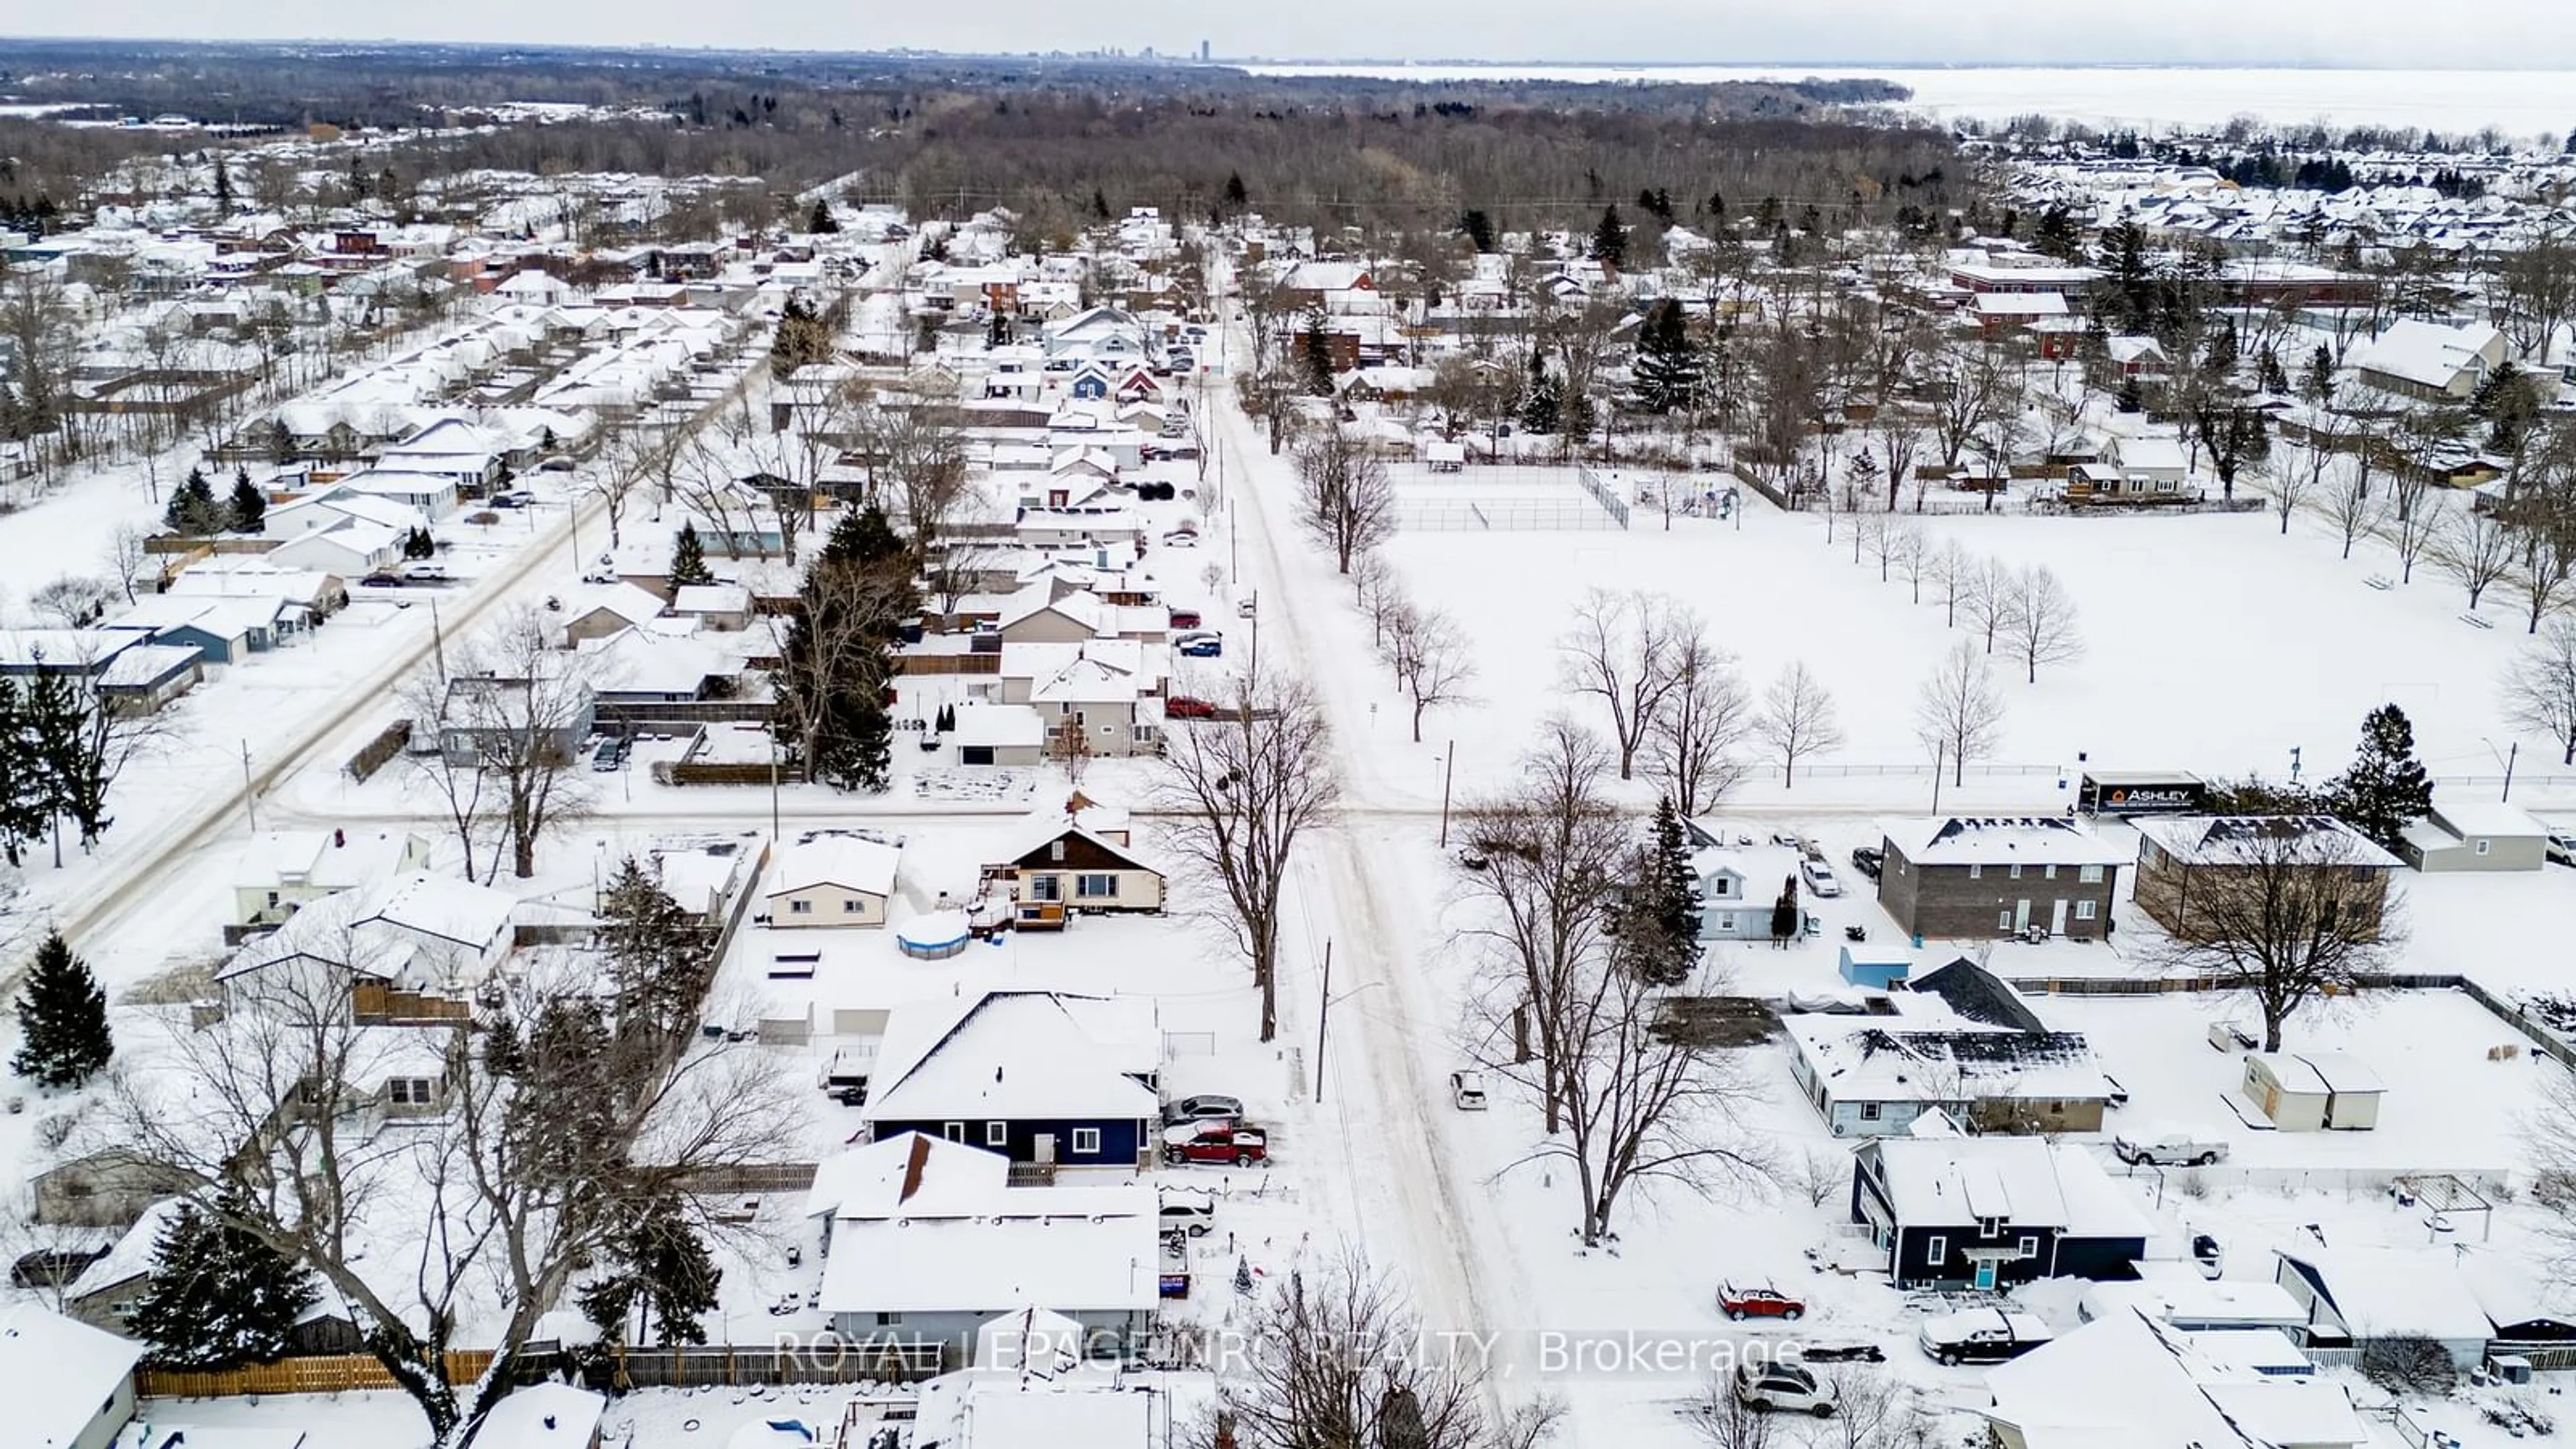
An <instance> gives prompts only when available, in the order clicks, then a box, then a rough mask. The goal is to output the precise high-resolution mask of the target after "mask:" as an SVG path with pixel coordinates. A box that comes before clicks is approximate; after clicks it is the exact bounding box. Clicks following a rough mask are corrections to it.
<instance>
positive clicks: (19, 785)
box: [0, 675, 51, 866]
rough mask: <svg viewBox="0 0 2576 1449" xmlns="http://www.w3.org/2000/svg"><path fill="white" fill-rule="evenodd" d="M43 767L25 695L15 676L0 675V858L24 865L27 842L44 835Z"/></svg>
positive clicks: (46, 811)
mask: <svg viewBox="0 0 2576 1449" xmlns="http://www.w3.org/2000/svg"><path fill="white" fill-rule="evenodd" d="M49 798H50V796H49V794H48V791H47V789H46V781H45V771H44V763H43V761H42V760H41V759H39V758H38V757H37V754H36V751H35V745H34V742H33V741H32V740H31V739H30V738H29V719H28V713H27V699H26V693H25V691H23V690H22V689H21V688H20V687H19V684H18V679H17V676H15V675H0V858H5V859H6V860H7V861H8V862H9V864H10V865H12V866H17V865H22V864H24V863H25V857H26V848H27V842H29V841H31V840H34V839H36V838H37V837H39V836H41V835H43V834H44V833H45V823H46V819H47V817H48V815H49V814H50V813H51V812H50V811H49V810H48V808H47V805H46V802H47V800H48V799H49Z"/></svg>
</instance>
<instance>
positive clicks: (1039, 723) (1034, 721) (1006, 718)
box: [948, 700, 1047, 769]
mask: <svg viewBox="0 0 2576 1449" xmlns="http://www.w3.org/2000/svg"><path fill="white" fill-rule="evenodd" d="M954 718H955V724H954V727H953V728H951V729H950V730H949V731H948V742H949V743H950V744H953V745H955V746H956V747H957V762H958V763H959V764H961V765H1001V766H1010V767H1015V768H1021V769H1025V768H1028V767H1030V766H1034V765H1038V764H1042V763H1044V761H1045V759H1046V744H1047V722H1046V721H1045V720H1043V719H1041V718H1039V717H1038V712H1037V711H1036V710H1035V709H1032V708H1030V707H1029V706H1028V705H1025V704H987V703H984V702H981V701H977V700H967V701H964V702H962V703H960V704H958V705H957V707H956V714H955V717H954Z"/></svg>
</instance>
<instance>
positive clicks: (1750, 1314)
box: [1717, 1283, 1807, 1323]
mask: <svg viewBox="0 0 2576 1449" xmlns="http://www.w3.org/2000/svg"><path fill="white" fill-rule="evenodd" d="M1717 1307H1718V1311H1719V1312H1721V1313H1724V1314H1725V1315H1726V1316H1727V1317H1729V1318H1732V1319H1734V1320H1735V1321H1736V1322H1738V1323H1742V1322H1743V1321H1744V1320H1746V1319H1748V1318H1785V1319H1788V1320H1789V1321H1790V1322H1792V1323H1795V1322H1796V1321H1798V1320H1799V1319H1801V1318H1804V1317H1806V1316H1807V1305H1806V1304H1805V1303H1803V1302H1801V1301H1799V1300H1798V1299H1795V1298H1792V1297H1790V1296H1789V1295H1788V1294H1786V1293H1783V1292H1781V1291H1780V1290H1779V1289H1777V1288H1774V1287H1772V1286H1771V1285H1770V1284H1768V1283H1720V1284H1718V1285H1717Z"/></svg>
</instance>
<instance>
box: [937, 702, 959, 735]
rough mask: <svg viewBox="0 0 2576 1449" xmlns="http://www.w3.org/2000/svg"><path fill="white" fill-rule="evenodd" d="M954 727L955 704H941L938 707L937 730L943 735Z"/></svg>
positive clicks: (955, 719)
mask: <svg viewBox="0 0 2576 1449" xmlns="http://www.w3.org/2000/svg"><path fill="white" fill-rule="evenodd" d="M956 728H957V706H955V705H953V704H943V705H941V706H940V707H939V732H940V733H941V734H943V735H944V734H947V733H949V732H950V731H952V730H954V729H956Z"/></svg>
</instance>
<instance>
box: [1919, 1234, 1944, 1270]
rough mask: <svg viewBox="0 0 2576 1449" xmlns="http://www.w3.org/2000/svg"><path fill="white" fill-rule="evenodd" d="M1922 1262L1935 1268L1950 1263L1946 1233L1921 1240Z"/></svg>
mask: <svg viewBox="0 0 2576 1449" xmlns="http://www.w3.org/2000/svg"><path fill="white" fill-rule="evenodd" d="M1923 1261H1924V1262H1925V1263H1927V1264H1929V1265H1931V1266H1932V1267H1935V1268H1938V1267H1940V1266H1941V1265H1942V1264H1944V1263H1947V1262H1949V1261H1950V1235H1949V1234H1948V1233H1934V1234H1933V1235H1932V1236H1930V1237H1928V1238H1925V1239H1924V1240H1923Z"/></svg>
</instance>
